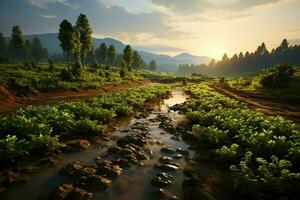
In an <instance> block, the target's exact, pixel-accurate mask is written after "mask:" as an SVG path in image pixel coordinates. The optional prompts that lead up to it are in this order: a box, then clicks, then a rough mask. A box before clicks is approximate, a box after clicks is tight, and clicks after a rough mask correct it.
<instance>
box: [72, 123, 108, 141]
mask: <svg viewBox="0 0 300 200" xmlns="http://www.w3.org/2000/svg"><path fill="white" fill-rule="evenodd" d="M103 130H104V126H103V125H98V124H97V121H92V120H89V119H83V120H79V121H77V122H76V124H75V126H74V127H73V129H72V130H71V134H74V135H75V136H82V137H93V136H96V135H99V134H101V133H102V132H103Z"/></svg>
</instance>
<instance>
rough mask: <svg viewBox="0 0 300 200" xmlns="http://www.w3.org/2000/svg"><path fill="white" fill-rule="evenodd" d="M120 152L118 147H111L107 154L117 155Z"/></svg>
mask: <svg viewBox="0 0 300 200" xmlns="http://www.w3.org/2000/svg"><path fill="white" fill-rule="evenodd" d="M120 151H121V148H120V147H117V146H115V147H111V148H109V149H108V150H107V152H108V153H109V154H117V153H119V152H120Z"/></svg>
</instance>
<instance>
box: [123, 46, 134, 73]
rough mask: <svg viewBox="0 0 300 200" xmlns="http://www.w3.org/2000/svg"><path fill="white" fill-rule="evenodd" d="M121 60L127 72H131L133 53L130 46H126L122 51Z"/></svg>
mask: <svg viewBox="0 0 300 200" xmlns="http://www.w3.org/2000/svg"><path fill="white" fill-rule="evenodd" d="M123 60H124V62H125V65H126V67H127V68H128V70H129V71H130V70H131V65H132V61H133V52H132V48H131V46H130V45H127V46H126V47H125V49H124V50H123Z"/></svg>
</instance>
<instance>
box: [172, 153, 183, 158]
mask: <svg viewBox="0 0 300 200" xmlns="http://www.w3.org/2000/svg"><path fill="white" fill-rule="evenodd" d="M182 157H183V155H181V154H176V155H174V158H175V159H180V158H182Z"/></svg>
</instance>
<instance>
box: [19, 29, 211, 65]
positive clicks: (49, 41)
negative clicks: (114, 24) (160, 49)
mask: <svg viewBox="0 0 300 200" xmlns="http://www.w3.org/2000/svg"><path fill="white" fill-rule="evenodd" d="M57 35H58V34H57V33H46V34H35V35H25V36H24V38H25V39H29V40H32V39H33V37H38V38H39V39H40V41H41V43H42V45H43V46H44V47H46V48H47V49H48V51H49V53H50V54H53V53H57V54H61V53H62V50H61V48H60V46H59V40H58V38H57ZM93 43H94V47H95V48H98V47H99V46H100V44H101V43H105V44H106V45H114V46H115V47H116V50H117V52H118V53H122V52H123V49H124V48H125V46H126V45H125V44H124V43H122V42H121V41H119V40H115V39H112V38H104V39H99V38H93ZM133 48H134V46H133ZM135 49H136V50H138V48H135ZM138 51H139V50H138ZM139 53H140V55H141V56H142V57H143V59H144V60H145V61H146V62H147V63H149V62H150V61H151V60H155V61H156V63H157V65H158V68H159V69H160V70H163V71H177V69H178V65H179V64H185V63H189V64H208V63H209V61H210V60H211V58H208V57H205V56H194V55H191V54H188V53H182V54H179V55H177V56H175V57H172V56H168V55H163V54H155V53H150V52H146V51H139Z"/></svg>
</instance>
